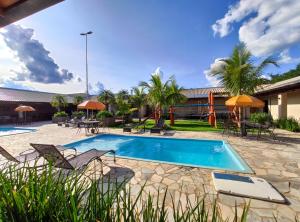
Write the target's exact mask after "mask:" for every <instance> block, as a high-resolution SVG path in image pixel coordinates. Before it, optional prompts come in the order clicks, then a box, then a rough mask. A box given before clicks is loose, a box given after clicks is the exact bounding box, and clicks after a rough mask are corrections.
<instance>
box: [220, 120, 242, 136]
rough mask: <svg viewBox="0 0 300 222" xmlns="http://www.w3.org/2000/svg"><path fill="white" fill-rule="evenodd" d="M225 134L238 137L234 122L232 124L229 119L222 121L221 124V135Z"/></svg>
mask: <svg viewBox="0 0 300 222" xmlns="http://www.w3.org/2000/svg"><path fill="white" fill-rule="evenodd" d="M225 133H228V135H229V134H230V133H233V134H234V135H238V127H237V124H236V123H235V122H233V121H232V120H231V119H227V120H224V122H223V132H222V134H223V135H224V134H225Z"/></svg>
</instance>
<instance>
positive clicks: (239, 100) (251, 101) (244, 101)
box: [225, 95, 265, 108]
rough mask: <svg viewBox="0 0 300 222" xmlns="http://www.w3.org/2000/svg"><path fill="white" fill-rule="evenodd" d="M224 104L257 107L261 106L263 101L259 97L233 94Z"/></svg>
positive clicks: (263, 104)
mask: <svg viewBox="0 0 300 222" xmlns="http://www.w3.org/2000/svg"><path fill="white" fill-rule="evenodd" d="M225 105H226V106H239V107H257V108H262V107H264V106H265V103H264V102H263V101H261V100H260V99H257V98H255V97H253V96H248V95H239V96H234V97H231V98H230V99H228V100H227V101H226V102H225Z"/></svg>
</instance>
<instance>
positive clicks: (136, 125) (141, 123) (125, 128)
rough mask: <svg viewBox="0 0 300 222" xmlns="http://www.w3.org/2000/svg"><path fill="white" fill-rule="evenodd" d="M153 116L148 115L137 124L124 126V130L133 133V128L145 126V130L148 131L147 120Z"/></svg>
mask: <svg viewBox="0 0 300 222" xmlns="http://www.w3.org/2000/svg"><path fill="white" fill-rule="evenodd" d="M151 117H152V116H148V117H147V118H145V119H144V120H143V121H141V122H140V123H137V124H131V125H127V126H124V127H123V132H124V133H125V132H126V133H131V132H132V130H133V129H138V127H140V126H143V130H144V132H145V131H146V122H147V120H148V119H150V118H151Z"/></svg>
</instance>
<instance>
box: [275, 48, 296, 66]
mask: <svg viewBox="0 0 300 222" xmlns="http://www.w3.org/2000/svg"><path fill="white" fill-rule="evenodd" d="M299 62H300V58H292V57H291V56H290V54H289V50H288V49H285V50H283V51H282V52H281V53H280V54H279V60H278V63H280V64H287V63H299Z"/></svg>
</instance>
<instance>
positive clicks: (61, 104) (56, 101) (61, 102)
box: [51, 95, 68, 112]
mask: <svg viewBox="0 0 300 222" xmlns="http://www.w3.org/2000/svg"><path fill="white" fill-rule="evenodd" d="M51 105H52V106H53V107H55V108H56V109H57V111H58V112H60V111H61V109H62V108H65V107H66V106H67V105H68V102H67V99H66V97H64V96H62V95H55V96H53V98H52V101H51Z"/></svg>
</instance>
